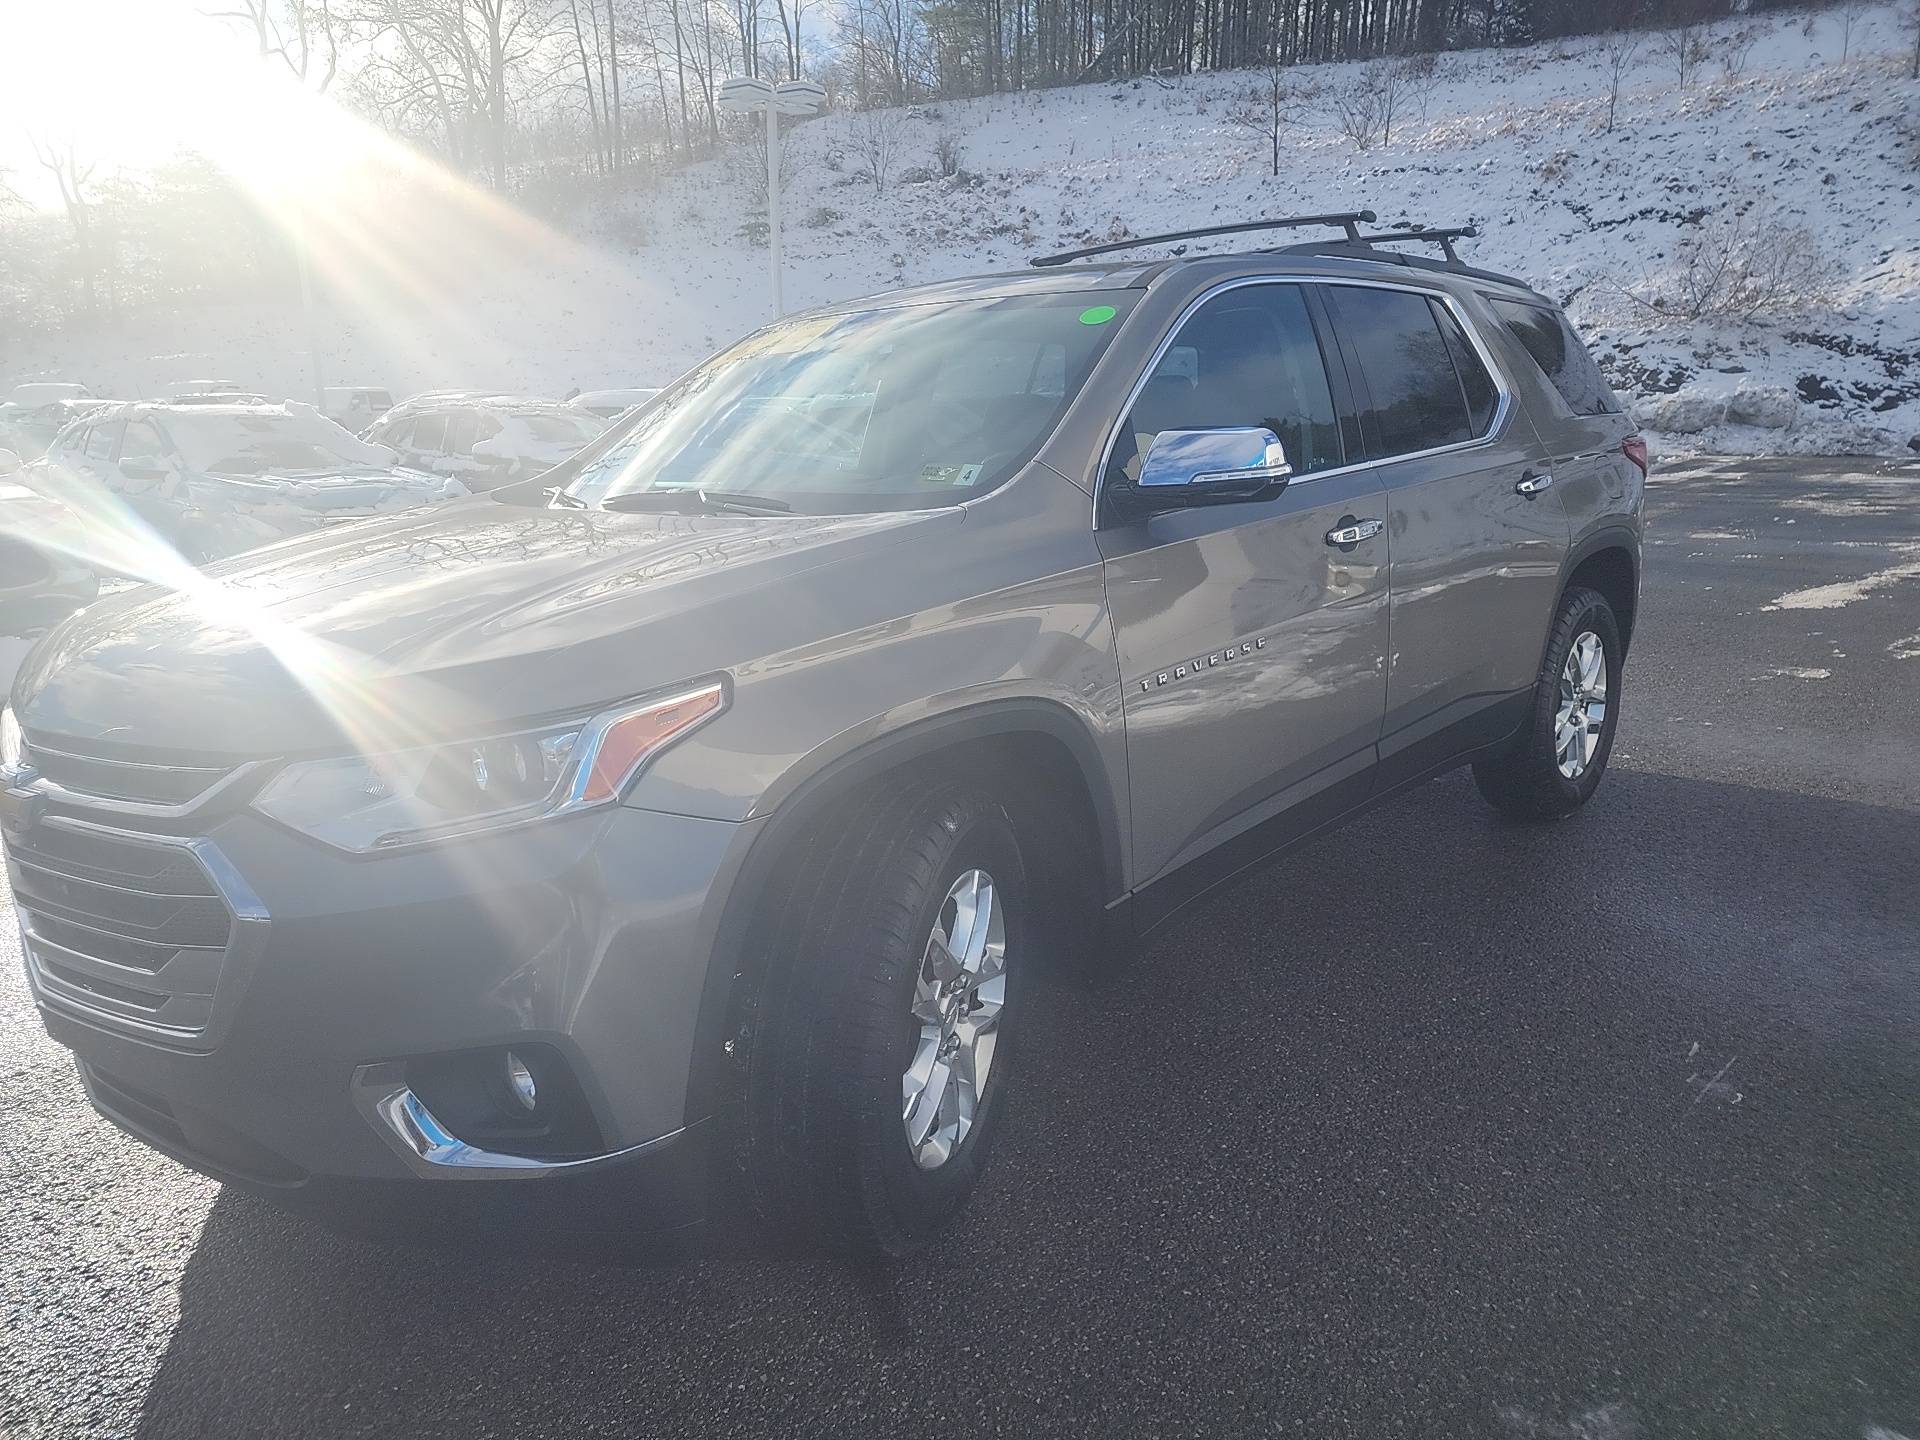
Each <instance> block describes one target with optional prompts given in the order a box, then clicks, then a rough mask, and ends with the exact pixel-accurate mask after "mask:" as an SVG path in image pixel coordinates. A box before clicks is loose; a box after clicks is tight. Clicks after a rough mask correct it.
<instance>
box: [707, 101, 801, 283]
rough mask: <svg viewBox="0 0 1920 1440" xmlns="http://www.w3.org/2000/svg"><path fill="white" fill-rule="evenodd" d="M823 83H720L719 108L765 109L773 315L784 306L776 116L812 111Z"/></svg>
mask: <svg viewBox="0 0 1920 1440" xmlns="http://www.w3.org/2000/svg"><path fill="white" fill-rule="evenodd" d="M826 98H827V91H826V87H825V86H821V85H816V84H814V83H813V81H811V80H783V81H781V82H780V83H779V84H778V85H776V84H774V83H773V82H772V81H771V80H760V79H756V78H753V77H751V76H741V77H740V78H738V79H735V80H728V81H726V82H725V83H724V84H722V85H721V87H720V108H721V109H722V110H736V111H754V110H764V111H766V112H767V252H768V254H769V256H770V257H771V259H772V266H773V318H774V319H776V320H778V319H779V318H780V315H781V312H782V310H783V309H784V306H783V305H782V304H781V300H780V117H781V116H782V115H812V114H815V113H817V112H818V111H819V109H820V107H821V105H822V104H824V103H825V102H826Z"/></svg>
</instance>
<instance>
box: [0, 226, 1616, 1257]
mask: <svg viewBox="0 0 1920 1440" xmlns="http://www.w3.org/2000/svg"><path fill="white" fill-rule="evenodd" d="M1336 218H1337V219H1339V220H1340V221H1341V222H1342V223H1344V224H1346V225H1347V226H1348V230H1349V237H1348V238H1345V239H1336V240H1334V241H1331V242H1329V243H1316V244H1306V245H1295V246H1292V247H1291V248H1288V249H1283V250H1275V251H1268V252H1256V253H1245V254H1236V255H1229V256H1213V257H1206V258H1183V259H1174V260H1164V259H1161V260H1152V261H1146V262H1141V261H1128V260H1120V261H1096V262H1095V263H1090V264H1084V265H1073V266H1067V267H1058V268H1051V269H1048V270H1046V271H1044V272H1037V273H1022V274H1016V275H995V276H987V277H983V278H977V279H970V280H964V281H958V282H954V283H948V284H938V285H929V286H924V287H920V288H917V289H912V290H906V291H901V292H898V293H893V294H888V295H884V296H880V297H875V298H872V299H868V300H862V301H857V302H852V303H849V304H845V305H838V306H833V307H829V308H826V309H821V310H816V311H813V312H811V313H809V314H805V315H802V316H799V317H797V318H791V319H787V320H784V321H781V322H779V323H776V324H774V325H771V326H769V327H768V328H766V329H764V330H762V331H760V332H758V333H756V334H754V335H752V336H750V337H748V338H747V339H745V340H743V341H741V342H740V343H739V344H737V345H735V346H734V347H733V348H731V349H729V350H727V351H725V352H724V353H722V354H720V355H718V356H716V357H715V358H714V359H712V360H710V361H708V362H706V363H705V364H703V365H701V366H700V367H699V368H698V369H696V370H694V371H693V372H691V373H690V374H688V375H687V376H685V377H684V378H683V379H681V380H680V381H679V382H677V383H676V384H675V385H673V386H672V387H671V388H669V389H668V390H666V391H664V392H663V393H662V394H661V395H660V396H659V397H658V398H656V399H655V400H653V401H651V402H650V403H648V404H647V405H645V406H643V407H641V408H639V409H638V410H636V411H634V412H632V413H631V414H630V415H628V416H627V417H625V418H624V419H623V420H622V421H621V422H620V423H618V424H616V425H615V426H614V427H613V428H612V429H610V430H609V432H608V433H607V434H605V435H604V436H602V437H600V439H598V440H597V441H596V442H595V443H594V444H593V445H591V446H589V447H588V448H587V449H586V450H585V451H583V452H582V453H581V454H580V455H578V456H576V457H575V458H574V459H573V460H572V461H570V462H568V463H567V464H566V465H564V466H562V467H561V468H560V469H558V470H556V471H554V472H550V473H549V475H547V476H545V477H542V479H541V480H540V481H538V482H529V483H528V484H524V485H521V486H519V487H508V488H506V489H503V490H499V491H495V492H493V493H491V494H488V495H483V496H475V497H472V498H470V499H466V500H460V501H456V502H454V503H452V504H450V505H447V506H443V507H441V508H439V509H437V510H434V511H431V512H423V513H420V514H417V515H413V516H404V517H396V518H391V519H387V520H380V521H369V522H366V523H363V524H359V525H353V526H346V527H340V528H330V529H328V530H326V531H323V532H321V533H319V534H316V535H314V536H312V537H309V538H305V539H298V540H293V541H290V542H288V543H285V544H282V545H279V546H277V547H274V548H272V549H269V550H267V551H264V552H260V553H258V554H255V555H252V556H247V557H243V558H240V559H236V560H231V561H227V562H224V563H222V564H220V565H217V566H215V567H214V568H213V569H212V571H211V572H210V574H211V576H212V578H213V579H214V580H215V581H217V582H219V583H218V586H217V588H216V589H215V590H213V591H212V592H211V593H206V594H203V593H195V594H192V595H187V594H172V593H168V592H165V591H163V590H160V589H157V588H152V587H148V588H143V589H138V590H134V591H130V592H128V593H125V594H122V595H116V596H114V597H111V598H109V599H106V600H104V601H101V602H100V603H98V604H95V605H94V606H92V607H91V608H89V609H87V610H86V611H84V612H82V613H81V614H79V615H77V616H75V617H72V618H70V619H69V620H67V621H65V622H63V623H62V624H61V625H60V626H58V627H57V628H56V629H55V630H53V631H52V632H51V633H50V634H49V635H48V636H47V637H46V638H45V639H44V640H43V641H42V642H41V643H40V645H39V646H38V647H37V649H36V650H35V651H34V652H33V654H32V655H31V656H30V657H29V658H28V660H27V661H26V663H25V665H24V667H23V668H22V670H21V673H20V675H19V677H18V679H17V681H16V683H15V685H14V688H13V691H12V697H11V700H12V703H11V708H10V709H9V710H8V711H7V712H6V713H5V716H4V719H3V721H0V723H3V724H4V728H5V754H4V764H5V776H4V779H5V784H6V788H5V792H4V801H3V802H0V808H3V809H4V820H5V837H6V849H7V858H8V869H9V874H10V876H11V879H12V884H13V891H14V896H15V899H16V901H17V902H18V906H19V912H20V916H21V921H22V925H23V929H24V935H25V951H26V964H27V969H28V974H29V978H30V980H31V983H32V987H33V993H34V995H35V997H36V999H37V1001H38V1004H39V1006H40V1010H41V1013H42V1015H43V1017H44V1020H45V1023H46V1025H47V1028H48V1030H49V1031H50V1032H51V1033H52V1035H53V1036H54V1038H55V1039H57V1040H59V1041H60V1042H61V1043H62V1044H65V1045H67V1046H69V1047H71V1048H72V1049H73V1051H74V1052H75V1054H76V1056H77V1057H78V1061H79V1067H80V1073H81V1076H82V1077H83V1079H84V1081H85V1083H86V1087H87V1091H88V1093H89V1095H90V1096H91V1097H92V1100H93V1103H94V1104H95V1106H96V1107H97V1108H98V1109H99V1110H100V1111H101V1113H102V1114H104V1115H106V1116H107V1117H108V1118H109V1119H111V1120H113V1121H114V1122H115V1123H116V1124H118V1125H120V1126H122V1127H123V1128H125V1129H126V1130H128V1131H130V1132H132V1133H133V1134H134V1135H135V1136H137V1137H139V1138H140V1139H142V1140H144V1141H146V1142H147V1143H149V1144H151V1145H153V1146H155V1147H157V1148H159V1149H161V1150H163V1151H165V1152H167V1153H168V1154H170V1155H172V1156H174V1157H176V1158H177V1159H179V1160H180V1161H182V1162H183V1163H185V1164H187V1165H191V1166H193V1167H195V1168H196V1169H199V1170H202V1171H204V1172H206V1173H208V1174H210V1175H213V1176H216V1177H218V1178H220V1179H223V1180H227V1181H230V1182H232V1183H234V1184H237V1185H241V1186H246V1187H249V1188H251V1189H253V1190H256V1191H260V1192H263V1193H266V1194H269V1195H274V1196H278V1197H280V1198H281V1199H282V1200H284V1201H286V1202H287V1203H290V1204H294V1205H301V1206H309V1207H312V1208H314V1209H317V1210H321V1211H324V1212H326V1213H328V1214H332V1215H342V1214H345V1215H350V1216H351V1215H361V1214H367V1213H373V1212H378V1213H379V1214H381V1215H383V1216H405V1217H407V1218H408V1221H409V1223H414V1224H417V1225H419V1226H420V1227H422V1228H424V1229H426V1230H428V1231H430V1232H435V1233H444V1232H446V1231H449V1230H460V1231H470V1230H474V1229H484V1230H490V1231H496V1232H504V1233H506V1234H509V1235H511V1236H512V1237H513V1238H514V1239H515V1240H516V1242H518V1243H527V1242H529V1241H530V1240H532V1239H533V1238H534V1237H536V1236H548V1237H559V1236H563V1235H564V1236H567V1237H570V1240H571V1241H572V1242H585V1243H588V1244H593V1243H597V1242H598V1241H600V1240H602V1239H604V1240H606V1241H607V1242H609V1243H611V1242H612V1241H613V1240H614V1239H615V1238H616V1237H621V1236H631V1235H633V1234H634V1233H636V1232H643V1233H644V1232H655V1233H659V1232H675V1233H678V1232H681V1231H683V1230H685V1229H687V1228H689V1227H693V1226H695V1225H697V1224H699V1223H700V1221H701V1220H702V1218H703V1217H704V1216H706V1215H707V1214H709V1213H711V1209H712V1207H713V1206H714V1205H715V1204H716V1203H717V1202H718V1201H720V1200H722V1199H726V1198H729V1197H732V1196H744V1197H748V1198H750V1199H751V1200H752V1201H753V1202H754V1204H755V1205H756V1207H757V1209H758V1210H759V1212H760V1213H761V1214H762V1215H764V1216H766V1217H768V1218H769V1220H772V1221H778V1222H780V1223H782V1224H790V1225H794V1226H797V1227H799V1228H800V1229H801V1230H803V1231H804V1232H805V1233H806V1234H809V1235H811V1236H812V1237H815V1238H816V1239H818V1240H820V1241H823V1242H825V1243H826V1244H828V1245H830V1246H833V1247H838V1248H847V1249H854V1250H865V1251H869V1252H874V1251H878V1252H881V1253H887V1254H900V1253H904V1252H906V1251H909V1250H911V1249H913V1248H914V1247H916V1246H918V1245H921V1244H923V1243H925V1242H926V1241H928V1240H929V1239H930V1238H932V1237H933V1236H934V1235H935V1234H936V1233H937V1232H938V1231H939V1230H940V1229H941V1227H942V1226H943V1225H944V1224H946V1223H947V1222H948V1221H949V1220H950V1219H951V1217H952V1216H953V1215H954V1214H955V1212H956V1211H957V1210H958V1209H959V1208H960V1206H961V1205H962V1204H963V1203H964V1202H965V1200H966V1198H967V1196H968V1194H969V1192H970V1191H971V1190H972V1189H973V1188H974V1186H975V1184H976V1182H977V1181H978V1180H979V1178H980V1175H981V1173H982V1170H983V1168H984V1166H985V1164H986V1162H987V1158H988V1154H989V1152H990V1148H991V1146H992V1144H993V1141H994V1135H995V1132H996V1130H997V1129H998V1128H999V1127H1000V1123H1001V1117H1002V1112H1003V1109H1004V1106H1005V1104H1006V1102H1007V1093H1008V1087H1009V1085H1010V1084H1012V1083H1013V1068H1014V1064H1015V1062H1016V1061H1017V1048H1018V1046H1019V1044H1020V1042H1021V1038H1022V1036H1021V1029H1022V1022H1023V1020H1024V1019H1025V1018H1026V1017H1025V1016H1024V1014H1023V1010H1024V1009H1025V1007H1026V1006H1027V1004H1028V989H1027V987H1028V985H1029V984H1030V983H1031V981H1032V980H1033V977H1034V972H1035V970H1036V967H1038V966H1040V965H1042V964H1046V963H1049V962H1071V963H1074V964H1076V965H1078V964H1084V963H1086V962H1088V961H1090V960H1102V961H1104V960H1106V959H1108V958H1110V957H1112V956H1114V955H1116V954H1120V953H1123V952H1125V951H1127V950H1129V949H1131V948H1133V947H1136V946H1138V945H1140V944H1141V943H1142V942H1143V941H1146V940H1148V939H1150V938H1151V937H1152V936H1154V935H1155V934H1156V933H1159V932H1164V931H1165V929H1166V927H1168V926H1169V925H1170V924H1172V923H1173V922H1174V921H1175V919H1176V917H1179V916H1181V915H1182V914H1183V913H1186V914H1192V913H1193V907H1195V906H1196V905H1197V904H1198V902H1200V901H1201V900H1202V898H1203V897H1205V896H1207V895H1209V893H1210V892H1212V891H1214V889H1215V888H1216V887H1218V886H1220V885H1222V884H1224V883H1226V882H1228V881H1231V880H1233V879H1235V878H1237V877H1240V876H1242V875H1245V874H1247V873H1249V872H1251V871H1252V870H1254V869H1255V868H1256V867H1258V866H1259V865H1260V864H1261V863H1262V862H1264V861H1266V860H1267V859H1269V858H1270V857H1272V856H1273V855H1274V854H1275V853H1276V852H1277V851H1279V850H1280V849H1281V848H1282V847H1284V846H1286V845H1288V844H1290V843H1292V842H1294V841H1297V840H1299V839H1301V838H1302V837H1303V836H1306V835H1309V834H1311V833H1313V832H1316V831H1318V830H1321V829H1323V828H1324V827H1326V826H1328V825H1330V824H1332V823H1334V822H1336V821H1338V820H1340V819H1342V818H1343V817H1346V816H1350V815H1353V814H1355V813H1356V812H1358V811H1360V810H1363V809H1365V808H1366V807H1368V806H1370V805H1372V804H1374V803H1376V802H1378V801H1380V800H1382V799H1384V798H1386V797H1388V796H1391V795H1394V794H1396V793H1397V792H1399V791H1402V790H1404V789H1406V788H1407V787H1409V786H1411V785H1414V784H1417V783H1418V782H1420V781H1422V780H1424V779H1427V778H1428V777H1430V776H1433V775H1436V774H1438V773H1440V772H1442V771H1445V770H1448V769H1450V768H1453V767H1455V766H1458V765H1461V764H1463V763H1469V762H1470V763H1471V764H1472V765H1473V767H1474V773H1475V775H1476V777H1477V778H1478V781H1479V785H1480V789H1481V792H1482V793H1483V794H1484V795H1485V796H1486V798H1487V800H1488V801H1489V802H1491V803H1492V805H1493V806H1495V807H1496V808H1498V809H1499V810H1501V811H1503V812H1506V813H1507V814H1510V815H1513V816H1518V817H1524V818H1529V819H1536V820H1550V819H1555V818H1558V817H1561V816H1564V815H1566V814H1568V813H1569V812H1571V811H1573V810H1574V809H1576V808H1577V807H1579V806H1580V805H1582V804H1583V803H1585V802H1586V800H1587V799H1588V798H1589V797H1591V795H1592V794H1593V792H1594V788H1595V786H1596V785H1598V783H1599V781H1600V778H1601V775H1602V773H1603V772H1604V770H1605V768H1606V764H1607V756H1608V750H1609V747H1610V744H1611V741H1612V738H1613V733H1614V725H1615V721H1616V718H1617V715H1618V705H1619V699H1620V693H1621V692H1620V686H1621V673H1622V665H1623V663H1624V661H1625V659H1626V653H1627V646H1628V642H1629V639H1630V636H1631V634H1632V630H1633V624H1634V616H1635V608H1636V600H1637V593H1638V573H1639V553H1640V525H1641V518H1640V517H1641V503H1642V492H1643V481H1644V478H1645V471H1646V452H1645V449H1644V447H1643V446H1642V445H1641V443H1640V441H1639V439H1638V437H1636V436H1635V435H1634V434H1633V427H1632V425H1631V424H1630V422H1629V421H1628V419H1627V417H1626V416H1625V415H1623V414H1622V413H1621V408H1620V406H1619V404H1618V403H1617V402H1616V401H1615V399H1614V397H1613V395H1612V394H1611V392H1610V391H1609V390H1608V389H1607V386H1606V385H1605V383H1604V382H1603V380H1602V379H1601V376H1600V373H1599V371H1598V370H1597V368H1596V367H1595V365H1594V363H1593V361H1592V359H1591V358H1590V357H1589V355H1588V353H1587V352H1586V350H1585V348H1584V347H1583V346H1582V344H1581V343H1580V341H1579V340H1578V339H1577V338H1576V336H1575V335H1574V333H1573V331H1572V330H1571V329H1570V328H1569V327H1568V324H1567V322H1566V320H1565V319H1564V318H1563V317H1562V315H1561V313H1560V311H1559V309H1558V307H1557V306H1555V305H1554V304H1553V302H1552V301H1550V300H1548V299H1546V298H1544V297H1542V296H1540V295H1538V294H1535V293H1533V292H1532V291H1530V290H1529V289H1527V288H1526V287H1525V286H1524V285H1522V284H1521V283H1520V282H1518V281H1515V280H1512V279H1509V278H1505V277H1502V276H1499V275H1494V274H1490V273H1486V272H1482V271H1478V270H1474V269H1471V268H1468V267H1467V266H1465V265H1462V264H1461V263H1459V262H1458V261H1457V260H1454V259H1452V258H1450V256H1449V258H1437V259H1427V258H1424V257H1414V256H1409V255H1406V254H1403V253H1398V252H1395V251H1393V250H1391V249H1389V248H1387V247H1386V246H1385V244H1384V240H1385V238H1386V237H1368V236H1362V235H1359V234H1358V231H1357V228H1355V226H1354V222H1355V221H1357V220H1358V219H1360V218H1371V217H1336ZM1395 238H1406V237H1404V236H1400V237H1395ZM1569 843H1571V841H1570V842H1569Z"/></svg>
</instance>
